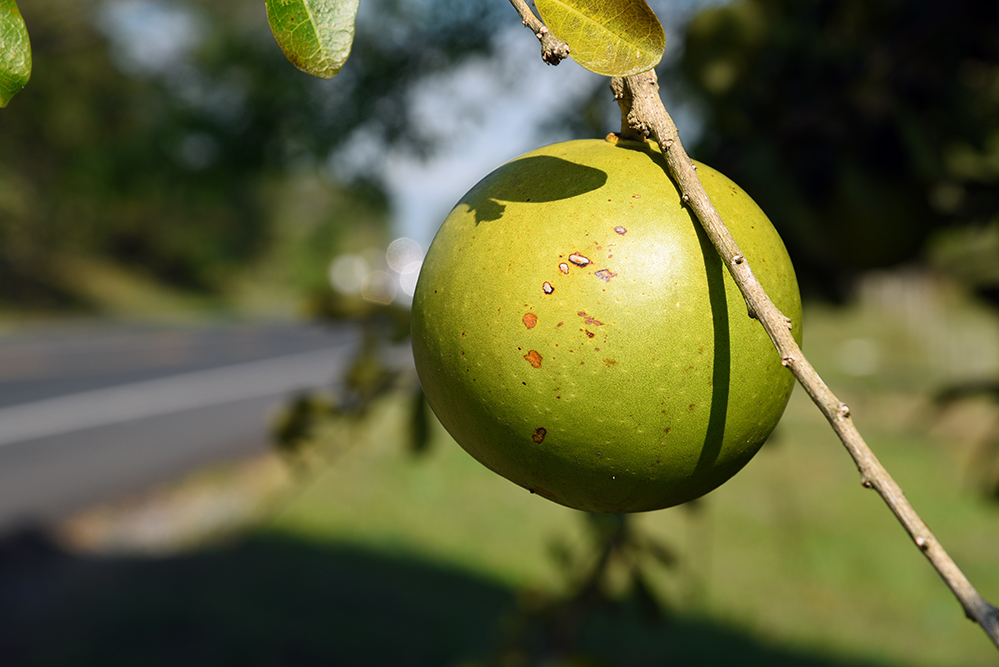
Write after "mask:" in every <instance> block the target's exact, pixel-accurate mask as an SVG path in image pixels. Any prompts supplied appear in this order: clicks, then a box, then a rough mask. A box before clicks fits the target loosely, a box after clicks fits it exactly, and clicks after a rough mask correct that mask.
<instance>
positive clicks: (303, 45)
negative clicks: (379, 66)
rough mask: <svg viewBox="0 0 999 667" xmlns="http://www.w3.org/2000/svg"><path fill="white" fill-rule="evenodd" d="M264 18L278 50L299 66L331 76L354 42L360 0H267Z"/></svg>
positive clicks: (325, 77) (327, 76)
mask: <svg viewBox="0 0 999 667" xmlns="http://www.w3.org/2000/svg"><path fill="white" fill-rule="evenodd" d="M266 2H267V21H268V22H269V23H270V25H271V32H272V33H273V34H274V39H275V41H277V43H278V46H280V47H281V51H282V52H284V55H285V57H286V58H288V60H289V61H291V64H292V65H294V66H295V67H297V68H298V69H300V70H302V71H303V72H306V73H308V74H312V75H313V76H318V77H320V78H322V79H332V78H333V77H335V76H336V75H337V73H338V72H339V71H340V68H341V67H343V65H344V63H345V62H347V57H348V56H349V55H350V48H351V46H352V44H353V42H354V19H355V17H356V16H357V5H358V2H359V0H266Z"/></svg>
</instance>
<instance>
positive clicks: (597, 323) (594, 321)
mask: <svg viewBox="0 0 999 667" xmlns="http://www.w3.org/2000/svg"><path fill="white" fill-rule="evenodd" d="M576 314H577V315H579V316H580V317H582V318H583V322H585V323H586V324H592V325H594V326H597V327H602V326H603V325H604V323H603V322H601V321H600V320H598V319H596V318H595V317H590V316H589V315H587V314H586V311H585V310H580V311H578V312H577V313H576Z"/></svg>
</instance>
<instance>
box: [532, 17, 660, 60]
mask: <svg viewBox="0 0 999 667" xmlns="http://www.w3.org/2000/svg"><path fill="white" fill-rule="evenodd" d="M534 4H535V5H536V6H537V8H538V13H540V14H541V18H542V19H543V20H544V22H545V24H546V25H547V26H548V29H549V30H550V31H551V32H552V34H553V35H555V36H556V37H558V38H559V39H561V40H562V41H563V42H565V43H566V44H568V45H569V49H570V54H571V56H572V59H573V60H575V61H576V62H577V63H579V64H580V65H582V66H583V67H585V68H586V69H588V70H590V71H592V72H596V73H597V74H603V75H605V76H631V75H632V74H638V73H639V72H647V71H648V70H650V69H652V68H653V67H655V66H656V65H658V64H659V61H660V60H662V57H663V52H664V51H665V49H666V35H665V34H664V33H663V27H662V25H660V23H659V19H657V18H656V15H655V13H654V12H653V11H652V9H650V8H649V6H648V4H646V2H645V0H536V2H535V3H534Z"/></svg>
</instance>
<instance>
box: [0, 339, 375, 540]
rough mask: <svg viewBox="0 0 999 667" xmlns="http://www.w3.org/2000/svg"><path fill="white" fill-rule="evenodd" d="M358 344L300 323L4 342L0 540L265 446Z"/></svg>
mask: <svg viewBox="0 0 999 667" xmlns="http://www.w3.org/2000/svg"><path fill="white" fill-rule="evenodd" d="M355 341H356V337H355V336H354V335H352V334H351V332H350V330H348V329H343V328H341V329H334V328H330V327H320V326H304V325H295V324H285V323H280V324H274V323H270V324H245V323H243V324H215V325H210V326H205V325H201V326H171V327H163V326H159V327H153V326H145V327H137V326H130V327H126V326H108V325H93V326H83V327H80V326H77V327H71V328H68V327H58V328H53V327H46V328H42V329H34V330H21V331H19V332H17V333H15V334H7V335H4V336H0V533H3V532H6V531H9V530H12V529H14V528H17V527H21V526H23V525H27V524H32V523H38V522H42V523H44V522H48V521H51V520H54V519H58V518H60V517H62V516H65V515H67V514H69V513H71V512H73V511H75V510H78V509H80V508H82V507H85V506H86V505H89V504H92V503H95V502H99V501H102V500H108V499H112V498H115V497H118V496H122V495H124V494H127V493H131V492H135V491H138V490H140V489H142V488H145V487H147V486H149V485H151V484H154V483H156V482H159V481H163V480H165V479H169V478H170V477H173V476H176V475H178V474H181V473H183V472H185V471H188V470H191V469H194V468H196V467H199V466H203V465H206V464H209V463H213V462H218V461H221V460H226V459H233V458H238V457H243V456H248V455H251V454H253V453H256V452H261V451H264V450H265V449H266V448H267V447H268V446H269V442H268V429H267V420H268V416H269V414H270V413H271V411H272V410H273V409H275V408H277V407H279V406H280V405H281V404H282V403H283V402H284V401H286V400H287V399H288V398H289V397H290V396H292V395H294V394H295V393H296V392H299V391H302V390H307V389H313V388H320V387H324V386H327V387H328V386H330V384H331V382H333V381H334V380H335V378H336V377H338V375H339V372H340V370H341V369H342V367H343V365H344V363H345V362H346V360H347V359H348V358H349V356H350V353H351V350H352V349H353V346H354V343H355Z"/></svg>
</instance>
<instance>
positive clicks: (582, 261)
mask: <svg viewBox="0 0 999 667" xmlns="http://www.w3.org/2000/svg"><path fill="white" fill-rule="evenodd" d="M569 261H570V262H572V263H573V264H575V265H576V266H588V265H589V264H590V258H589V257H584V256H583V255H580V254H579V253H578V252H574V253H572V254H571V255H569Z"/></svg>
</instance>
